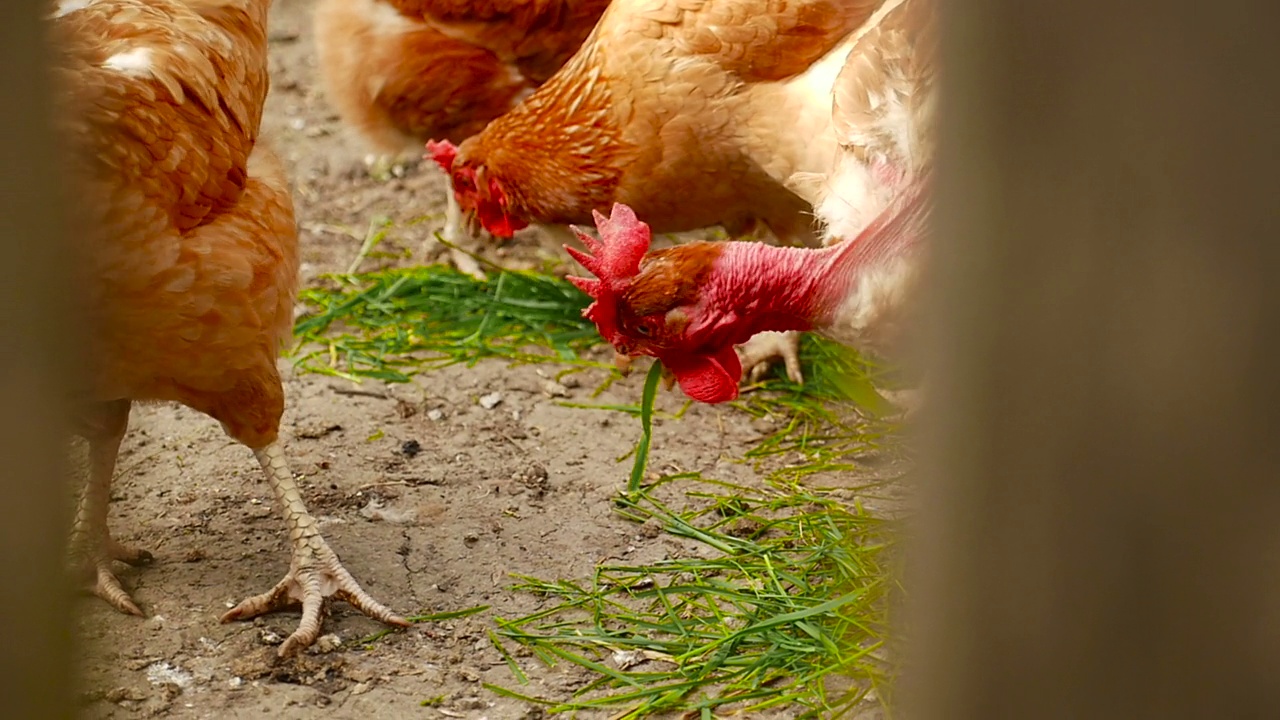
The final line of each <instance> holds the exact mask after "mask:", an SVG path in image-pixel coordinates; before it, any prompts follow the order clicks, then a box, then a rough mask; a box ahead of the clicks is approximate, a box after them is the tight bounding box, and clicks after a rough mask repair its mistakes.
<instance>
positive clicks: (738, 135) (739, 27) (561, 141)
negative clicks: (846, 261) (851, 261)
mask: <svg viewBox="0 0 1280 720" xmlns="http://www.w3.org/2000/svg"><path fill="white" fill-rule="evenodd" d="M880 2H881V0H614V1H613V3H612V4H611V5H610V6H609V8H608V10H606V11H605V13H604V15H603V17H601V19H600V22H599V24H597V26H596V29H595V30H594V31H593V32H592V34H591V36H590V37H588V38H587V40H586V41H585V42H584V43H583V45H582V47H581V48H580V49H579V50H578V52H577V54H575V55H574V56H573V57H572V58H571V59H570V60H569V62H568V63H566V64H565V66H564V67H563V68H561V69H560V71H559V72H557V73H556V74H555V75H554V76H553V77H552V78H551V79H550V80H548V81H547V82H546V83H545V84H543V85H542V86H541V87H540V88H538V90H536V91H535V92H534V93H533V94H532V95H530V96H529V98H527V99H526V100H525V101H524V102H522V103H521V104H520V105H518V106H516V107H515V109H513V110H512V111H511V112H509V113H507V114H506V115H503V116H502V117H500V118H498V119H497V120H494V121H493V122H492V123H490V124H489V126H488V127H486V128H485V129H484V130H483V131H482V132H480V133H479V134H478V135H475V136H473V137H471V138H469V139H468V140H466V141H465V142H463V143H462V144H461V145H460V146H458V147H457V148H454V147H453V146H452V144H450V143H445V142H441V143H437V144H433V145H430V146H429V148H431V151H432V153H433V155H434V158H435V159H436V161H437V162H438V163H440V164H441V165H442V166H443V167H445V168H446V169H448V170H449V171H450V173H451V175H452V178H453V187H454V192H455V195H456V196H457V200H458V202H459V204H460V205H461V207H462V210H463V211H464V212H465V213H467V214H468V215H469V216H471V217H474V218H475V219H476V220H477V221H478V222H479V223H480V224H481V225H482V226H484V227H485V228H486V229H487V230H489V231H490V232H491V233H493V234H494V235H497V236H500V237H508V236H510V235H511V234H512V233H513V232H515V231H516V230H518V229H520V228H521V227H524V226H525V225H526V224H528V223H539V224H547V225H560V224H564V223H585V222H589V221H590V220H591V213H592V211H595V210H599V211H603V210H607V209H608V208H609V207H610V206H611V205H612V204H613V203H614V202H620V203H623V204H626V205H628V206H630V207H631V208H632V209H634V210H635V212H636V213H637V214H638V215H639V216H640V217H641V218H643V219H644V220H645V221H646V222H647V223H649V224H650V225H651V226H652V228H653V230H654V231H656V232H676V231H681V230H692V229H696V228H702V227H708V226H713V225H721V226H723V227H725V229H726V230H728V231H729V233H730V234H732V235H740V234H743V233H745V232H748V231H749V230H750V229H752V228H753V227H754V226H756V225H757V224H758V223H763V224H764V225H766V226H767V227H768V228H769V229H770V230H772V232H773V234H774V235H776V236H778V237H780V238H783V239H785V240H788V241H791V242H797V243H806V242H808V241H810V240H812V239H814V238H813V235H814V234H813V229H812V227H811V225H812V223H811V214H810V213H811V207H810V205H809V204H808V203H807V202H805V201H804V199H803V198H801V197H799V196H798V195H796V194H795V193H794V192H792V191H791V190H790V189H789V188H788V187H787V186H786V183H787V181H788V179H789V178H790V177H791V175H792V174H793V173H796V172H802V171H817V170H820V169H824V167H825V162H826V160H827V159H828V158H829V157H830V151H831V150H830V148H831V147H834V142H835V139H834V134H833V132H832V128H831V85H832V82H833V81H834V79H835V76H836V73H838V72H839V70H840V67H841V65H842V64H843V62H844V57H845V56H846V55H847V53H848V50H849V46H850V41H849V38H850V35H851V33H852V32H853V31H854V30H855V29H856V28H858V27H859V26H860V25H861V24H862V23H863V22H864V21H865V20H866V19H867V18H868V17H869V16H870V15H871V13H872V12H874V10H875V9H876V8H877V7H878V6H879V5H880Z"/></svg>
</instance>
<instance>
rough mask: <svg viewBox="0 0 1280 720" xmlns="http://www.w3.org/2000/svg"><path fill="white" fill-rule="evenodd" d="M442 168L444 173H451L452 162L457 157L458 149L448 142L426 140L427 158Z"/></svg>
mask: <svg viewBox="0 0 1280 720" xmlns="http://www.w3.org/2000/svg"><path fill="white" fill-rule="evenodd" d="M426 157H428V158H431V159H432V160H435V161H436V164H437V165H439V166H440V167H442V168H444V171H445V172H452V171H453V160H454V158H456V157H458V147H457V146H456V145H454V144H453V143H451V142H449V141H448V140H440V141H438V142H437V141H435V140H428V141H427V156H426Z"/></svg>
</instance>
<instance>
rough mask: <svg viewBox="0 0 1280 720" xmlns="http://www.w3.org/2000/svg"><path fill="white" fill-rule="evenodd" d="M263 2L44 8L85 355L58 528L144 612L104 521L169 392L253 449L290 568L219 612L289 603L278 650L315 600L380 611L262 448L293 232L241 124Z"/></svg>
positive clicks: (274, 417)
mask: <svg viewBox="0 0 1280 720" xmlns="http://www.w3.org/2000/svg"><path fill="white" fill-rule="evenodd" d="M269 5H270V0H145V1H144V0H64V1H63V2H62V3H61V4H60V5H59V6H58V7H57V9H56V10H55V11H54V18H53V22H52V32H53V34H54V47H56V48H57V50H58V55H57V57H56V59H55V72H56V75H57V79H58V80H59V81H60V84H61V88H60V90H61V92H60V94H59V102H60V107H59V118H58V122H59V129H60V130H61V132H62V135H63V138H64V141H65V148H66V150H67V152H68V161H69V169H70V172H71V175H72V178H73V180H74V184H75V190H76V193H77V195H78V197H79V203H78V205H77V207H78V217H77V218H76V219H77V220H78V221H79V224H80V226H81V227H83V228H84V229H85V230H84V234H83V235H82V239H83V245H82V246H81V247H79V248H78V257H79V258H80V259H81V260H82V262H81V263H80V265H79V267H78V268H77V269H76V272H78V273H79V279H80V287H81V288H83V292H84V295H83V297H82V300H83V302H84V311H85V315H86V317H87V320H88V323H87V325H86V327H87V328H88V333H89V336H88V338H87V341H88V343H87V344H88V349H89V353H88V355H89V357H90V368H89V375H88V378H89V382H88V387H86V388H83V389H82V391H81V400H82V401H83V405H82V407H83V412H82V414H81V416H80V427H79V432H80V434H82V435H83V436H84V437H85V438H87V439H88V440H89V442H90V477H89V481H88V484H87V487H86V490H85V493H84V495H83V497H82V500H81V504H80V508H79V511H78V513H77V518H76V525H75V529H74V531H73V537H72V551H73V557H74V559H75V560H76V561H77V562H78V563H79V564H80V565H81V567H82V569H83V570H85V571H86V572H87V573H88V574H89V576H90V577H91V578H92V580H93V583H94V590H95V592H96V593H97V594H98V595H100V596H101V597H103V598H104V599H106V600H108V601H109V602H111V603H112V604H113V605H115V606H116V607H117V608H119V609H120V610H122V611H124V612H129V613H133V614H137V615H141V614H142V613H141V611H140V610H139V608H138V607H137V605H136V604H135V603H134V602H133V601H132V600H131V599H130V597H129V596H128V594H127V593H126V592H125V591H124V590H123V588H122V587H121V586H120V583H119V581H118V580H117V579H116V577H115V575H114V572H113V570H112V567H111V561H112V560H123V561H125V562H133V563H137V562H142V561H145V560H148V559H149V558H150V556H149V554H148V553H146V552H143V551H136V550H130V549H127V548H123V547H121V546H120V545H118V544H117V543H116V542H115V541H114V540H113V539H112V538H111V535H110V533H109V532H108V529H107V509H108V508H107V502H108V498H109V495H110V485H111V481H112V476H113V474H114V470H115V461H116V454H117V451H118V449H119V446H120V442H121V440H122V439H123V437H124V435H125V431H126V428H127V425H128V418H129V409H130V405H131V403H132V402H134V401H146V400H160V401H175V402H180V403H182V404H184V405H187V406H188V407H191V408H193V409H195V410H198V411H200V412H202V413H205V414H207V415H210V416H211V417H213V418H214V419H216V420H218V421H219V422H220V423H221V424H222V426H223V428H224V429H225V431H226V432H227V434H228V435H230V436H231V437H232V438H234V439H236V440H238V441H239V442H241V443H243V444H245V445H247V446H248V447H249V448H251V449H252V450H253V451H254V454H255V455H256V456H257V458H258V460H259V462H260V464H261V465H262V467H263V470H264V471H265V472H266V475H267V477H268V480H269V481H270V482H271V485H272V487H273V489H274V490H275V493H276V496H277V499H278V500H279V501H280V502H281V503H282V504H283V505H284V506H285V518H286V521H287V523H288V525H289V532H290V538H291V542H292V546H293V562H292V566H291V569H290V571H289V573H288V575H287V576H286V577H285V579H284V580H282V581H281V583H280V584H279V585H278V586H277V587H276V588H275V589H274V590H273V591H272V592H268V593H265V594H263V595H260V596H257V597H254V598H250V599H249V600H246V601H245V602H243V603H241V604H240V605H239V606H237V607H236V608H234V609H233V610H231V611H230V612H229V613H227V614H226V615H225V616H224V618H223V620H224V621H227V620H230V619H237V618H247V617H252V616H254V615H257V614H260V613H263V612H267V611H270V610H274V609H277V608H279V607H282V606H284V605H285V604H288V603H289V602H290V601H301V602H302V604H303V618H302V623H301V625H300V627H299V628H298V631H297V632H295V633H294V634H293V635H292V636H291V637H290V638H289V639H288V641H286V643H285V645H283V646H282V647H281V653H282V654H287V653H290V652H293V651H296V650H297V649H299V648H301V647H305V646H306V645H308V644H310V643H311V642H312V641H313V640H314V639H315V637H316V636H317V635H318V634H319V628H320V610H321V605H322V601H323V599H324V597H325V596H328V595H336V596H338V597H340V598H343V599H347V600H349V601H351V602H352V603H353V604H355V605H356V606H357V607H359V608H360V609H361V610H363V611H364V612H366V613H368V614H370V615H372V616H374V617H377V618H379V619H381V620H384V621H386V622H391V623H393V624H404V620H403V619H401V618H399V617H398V616H396V615H395V614H394V613H392V612H391V611H390V610H388V609H387V608H385V607H383V606H382V605H381V604H379V603H377V602H376V601H374V600H373V599H372V598H370V597H369V596H368V595H367V594H365V593H364V591H363V590H361V589H360V587H359V585H358V584H356V582H355V581H354V579H352V578H351V576H350V575H349V574H348V573H347V571H346V570H345V569H343V567H342V565H341V564H340V563H339V562H338V559H337V557H336V555H334V553H333V551H332V550H331V549H329V547H328V545H327V544H326V543H325V541H324V539H323V537H321V536H320V533H319V532H318V530H317V528H316V522H315V519H314V518H312V516H311V515H310V514H308V513H307V510H306V507H305V505H304V504H303V502H302V499H301V495H300V493H299V490H298V488H297V486H296V485H295V483H294V481H293V477H292V475H291V473H290V472H289V470H288V467H287V464H286V462H285V459H284V454H283V451H282V449H281V447H280V444H279V426H280V417H281V415H282V413H283V410H284V393H283V388H282V385H281V380H280V375H279V373H278V371H277V369H276V359H277V356H278V354H279V350H280V347H281V344H282V343H283V342H284V341H285V340H286V339H287V338H288V337H289V336H290V328H291V325H292V318H293V302H294V299H295V295H296V290H297V282H298V236H297V228H296V224H295V219H294V211H293V201H292V197H291V191H290V188H289V185H288V182H287V179H286V177H285V174H284V171H283V168H282V167H281V165H280V164H279V162H278V161H277V159H276V158H275V157H274V156H273V155H272V154H271V153H270V151H269V150H267V149H266V148H265V147H264V146H263V145H262V144H261V143H260V142H259V138H258V133H259V124H260V120H261V117H262V107H263V102H264V100H265V98H266V94H267V89H268V84H269V80H268V76H267V40H266V15H267V9H268V7H269Z"/></svg>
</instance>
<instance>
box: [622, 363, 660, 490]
mask: <svg viewBox="0 0 1280 720" xmlns="http://www.w3.org/2000/svg"><path fill="white" fill-rule="evenodd" d="M661 378H662V363H661V362H659V361H658V360H656V359H655V360H654V361H653V365H651V366H650V367H649V374H648V375H647V376H645V379H644V392H643V393H642V394H641V396H640V428H641V429H640V442H639V443H637V444H636V459H635V462H634V463H632V465H631V477H630V479H628V480H627V495H629V496H634V495H635V494H636V493H638V492H640V483H641V482H643V481H644V471H645V469H646V468H648V466H649V444H650V442H651V441H652V440H653V400H654V398H655V397H657V395H658V380H660V379H661Z"/></svg>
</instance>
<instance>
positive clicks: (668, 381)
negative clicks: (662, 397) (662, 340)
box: [662, 365, 676, 392]
mask: <svg viewBox="0 0 1280 720" xmlns="http://www.w3.org/2000/svg"><path fill="white" fill-rule="evenodd" d="M675 386H676V374H675V373H673V372H671V370H670V368H668V367H667V366H666V365H663V366H662V389H663V390H666V391H667V392H671V388H673V387H675Z"/></svg>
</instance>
